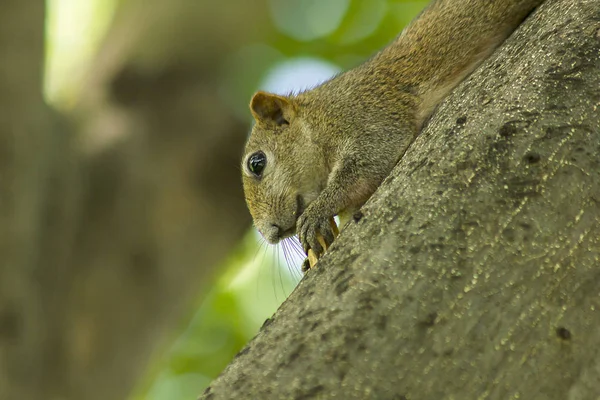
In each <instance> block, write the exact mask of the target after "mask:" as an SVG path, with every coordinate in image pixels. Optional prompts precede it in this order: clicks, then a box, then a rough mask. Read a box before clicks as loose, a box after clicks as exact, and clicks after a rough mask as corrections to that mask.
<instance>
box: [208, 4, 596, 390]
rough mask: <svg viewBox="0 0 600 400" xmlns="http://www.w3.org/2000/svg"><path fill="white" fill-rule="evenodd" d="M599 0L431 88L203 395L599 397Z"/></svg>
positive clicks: (555, 17) (522, 34) (526, 31)
mask: <svg viewBox="0 0 600 400" xmlns="http://www.w3.org/2000/svg"><path fill="white" fill-rule="evenodd" d="M599 126H600V2H599V1H597V0H581V1H577V2H575V1H572V0H549V1H548V2H547V3H545V4H544V5H542V6H541V7H540V8H539V9H538V10H537V11H536V12H535V13H534V14H533V15H532V16H531V17H530V18H529V19H528V20H527V21H526V22H525V23H524V24H523V26H521V27H520V28H519V29H518V31H517V32H516V33H515V34H514V35H513V36H512V37H511V38H509V39H508V41H507V42H506V43H505V45H503V47H502V48H501V49H500V50H499V51H497V52H496V53H495V54H494V55H493V56H492V57H491V58H490V59H489V60H487V61H486V62H485V63H484V64H483V65H482V66H481V68H479V69H478V70H477V71H476V72H475V73H474V74H473V75H472V76H471V77H470V78H468V79H467V81H465V82H464V83H463V84H461V85H460V87H459V88H457V90H455V91H454V92H453V93H452V95H451V96H450V97H449V98H448V99H447V100H446V101H444V103H443V104H442V105H441V106H440V108H439V109H438V111H437V112H436V114H435V116H434V117H433V118H432V119H431V121H430V122H429V124H428V126H427V127H426V128H425V130H424V131H423V132H422V134H421V135H420V136H419V138H418V139H417V140H416V141H415V142H414V144H413V145H412V147H411V148H410V150H409V151H408V152H407V153H406V155H405V156H404V158H403V159H402V161H401V162H400V163H399V165H398V166H397V167H396V169H395V170H394V171H393V173H392V174H391V176H390V177H388V179H387V180H386V181H385V182H384V183H383V185H382V186H381V188H380V189H379V190H378V192H377V193H376V194H375V195H374V196H373V198H372V199H371V200H370V201H369V202H368V204H367V205H366V206H365V207H364V208H363V211H362V213H363V216H362V218H360V219H358V218H357V221H352V222H351V223H350V224H349V226H348V227H347V228H346V229H345V231H344V232H342V234H341V236H340V237H339V238H338V240H337V241H336V242H335V244H334V245H333V247H332V248H331V249H330V251H329V252H328V254H327V255H326V256H325V257H324V258H323V259H322V260H321V261H320V263H319V265H318V267H317V268H316V269H315V270H312V271H310V272H309V273H308V274H307V276H306V277H305V279H304V280H303V281H302V282H301V283H300V285H299V286H298V288H297V289H296V290H295V291H294V292H293V293H292V295H291V296H290V298H289V299H288V300H287V301H286V302H285V303H284V304H283V305H282V306H281V308H280V309H279V310H278V311H277V313H276V314H275V315H274V317H273V318H272V319H270V320H267V321H266V322H265V324H264V326H263V328H262V329H261V331H260V333H259V334H258V335H257V336H256V337H255V338H254V339H253V340H252V341H251V342H250V344H249V345H248V346H247V347H246V348H245V349H244V350H242V351H241V352H240V353H239V355H238V356H237V357H236V359H235V360H234V361H233V362H232V363H231V364H230V365H229V367H227V369H226V370H225V371H224V372H223V373H222V375H221V376H220V377H219V378H217V379H216V380H215V381H214V382H213V384H212V385H211V386H210V387H209V388H208V389H207V390H206V391H205V393H204V394H203V395H202V396H201V398H202V399H211V400H216V399H313V398H331V399H333V398H335V399H398V400H399V399H412V400H416V399H460V400H462V399H498V400H504V399H517V398H521V399H528V400H531V399H544V400H551V399H557V400H564V399H569V400H581V399H598V396H600V128H599Z"/></svg>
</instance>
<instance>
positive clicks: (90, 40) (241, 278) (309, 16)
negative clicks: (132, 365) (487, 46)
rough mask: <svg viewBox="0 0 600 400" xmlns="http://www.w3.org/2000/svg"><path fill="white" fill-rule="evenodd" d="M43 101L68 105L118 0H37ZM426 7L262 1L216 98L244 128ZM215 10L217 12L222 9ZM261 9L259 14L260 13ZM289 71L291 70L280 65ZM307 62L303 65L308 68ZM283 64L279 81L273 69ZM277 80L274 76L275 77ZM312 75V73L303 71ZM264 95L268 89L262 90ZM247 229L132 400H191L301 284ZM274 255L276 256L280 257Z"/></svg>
mask: <svg viewBox="0 0 600 400" xmlns="http://www.w3.org/2000/svg"><path fill="white" fill-rule="evenodd" d="M47 1H48V10H49V12H48V19H47V49H48V50H47V53H48V57H47V59H48V61H47V66H46V88H45V92H46V98H47V99H48V100H49V102H51V103H53V104H54V105H55V106H58V107H60V108H64V107H68V104H72V102H73V101H74V99H75V98H76V90H77V87H79V86H80V85H79V84H78V82H80V80H81V79H83V77H80V76H77V75H76V74H75V75H74V72H73V71H78V70H84V68H82V64H85V63H86V62H89V60H90V59H91V56H90V55H91V54H93V51H94V50H95V49H96V48H97V45H98V43H99V40H100V38H101V37H102V34H103V33H104V31H105V29H106V27H107V25H108V24H109V23H110V18H111V16H112V14H113V11H114V7H115V6H116V5H117V6H118V0H110V1H107V0H86V1H84V2H78V1H76V0H47ZM427 3H428V1H426V0H423V1H398V0H396V1H392V0H369V1H367V0H327V1H321V0H303V1H298V0H271V1H270V3H269V4H270V10H269V12H270V13H271V16H272V22H273V26H272V35H271V36H270V37H269V41H268V42H267V43H248V44H247V46H245V47H243V48H240V49H238V50H237V51H236V52H234V53H233V54H231V55H230V56H229V57H228V62H227V63H226V65H224V66H223V68H222V71H223V76H222V79H221V83H220V85H221V94H222V98H223V99H224V100H225V101H227V102H228V104H230V105H231V107H232V108H233V109H235V110H236V112H237V114H238V115H239V116H240V118H241V119H244V120H246V121H248V122H249V118H250V116H249V113H248V111H247V104H248V99H249V98H250V96H251V95H252V93H253V92H254V91H255V90H257V89H258V88H265V86H269V87H270V88H271V87H272V86H273V81H274V80H281V79H284V78H282V76H283V75H285V74H287V76H288V79H289V80H290V82H291V83H290V85H288V86H286V87H288V89H289V90H300V89H303V88H306V87H307V86H312V85H314V84H315V83H316V82H318V81H320V80H323V79H324V75H323V74H325V76H328V75H331V74H333V73H334V72H335V71H336V69H348V68H351V67H353V66H355V65H357V64H359V63H360V62H362V61H364V60H365V59H366V58H368V57H369V56H371V55H372V54H373V53H374V52H375V51H377V49H380V48H382V47H383V46H385V45H386V44H387V43H388V42H389V41H391V40H392V39H393V38H394V37H395V36H396V35H397V34H398V33H399V32H400V31H401V29H402V28H403V27H404V26H405V25H406V24H407V23H408V22H409V21H410V20H411V19H412V18H413V17H414V16H415V15H416V14H417V13H418V12H419V11H420V10H421V9H422V8H423V7H424V6H425V5H426V4H427ZM224 6H225V5H224ZM265 12H266V10H265ZM307 59H308V60H312V61H310V62H312V63H313V64H314V61H315V60H317V61H318V60H321V61H322V66H323V71H325V72H323V71H321V72H320V74H321V75H319V76H314V77H313V78H312V81H311V80H310V79H309V78H306V77H305V76H304V77H300V76H301V74H299V71H300V70H301V69H302V68H305V70H306V65H308V64H310V62H309V63H308V64H307V63H305V64H301V63H300V60H307ZM294 63H295V64H296V65H297V66H298V68H297V69H296V71H295V72H294V69H293V68H291V69H290V68H289V66H290V65H294ZM311 65H312V64H311ZM284 67H285V71H287V72H285V73H284V74H283V75H282V72H281V71H282V70H281V68H284ZM278 74H279V75H278ZM313 75H314V74H313ZM271 90H274V89H272V88H271ZM259 241H260V240H259V239H258V237H257V234H256V232H254V231H253V232H249V233H248V235H247V237H246V238H245V240H244V241H243V243H241V244H240V247H239V248H238V249H236V250H235V251H234V252H233V254H232V255H231V256H230V257H229V259H228V260H227V261H226V262H225V263H224V265H223V268H222V270H223V271H224V274H223V275H222V276H221V277H220V278H219V279H218V280H217V282H216V283H215V284H214V286H213V287H212V290H211V291H210V294H209V295H208V297H205V298H204V299H202V301H201V304H200V305H199V307H198V308H197V310H196V312H195V314H194V315H193V316H192V317H191V318H189V319H190V322H189V324H187V325H186V326H183V327H182V333H181V334H180V335H179V336H178V337H177V338H174V341H173V343H172V344H170V345H168V347H167V349H166V350H165V351H163V352H161V353H160V354H157V355H156V360H155V362H154V363H153V365H151V366H150V368H149V372H148V374H147V377H146V379H145V380H143V381H142V382H141V383H140V385H139V387H138V388H137V390H136V393H135V394H134V395H133V398H134V399H149V400H166V399H169V400H179V399H181V400H183V399H194V398H196V397H197V396H198V394H199V393H201V392H202V390H203V389H204V388H205V387H206V386H207V385H208V384H209V383H210V382H211V380H212V379H214V378H215V377H216V376H217V375H218V374H219V373H220V371H222V369H223V368H224V367H225V366H226V365H227V364H228V363H229V362H230V361H231V359H232V358H233V357H234V355H235V354H236V353H237V352H238V351H239V350H241V348H242V347H243V346H244V345H245V344H246V343H247V342H248V340H249V339H251V338H252V337H253V336H254V335H255V334H256V333H257V332H258V329H259V328H260V326H261V325H262V323H263V322H264V321H265V320H266V319H267V318H269V317H270V316H271V315H272V314H273V313H274V312H275V310H276V309H277V307H279V305H280V304H281V302H282V301H283V300H284V299H285V298H286V297H287V295H289V293H290V292H291V291H292V290H293V288H294V287H295V285H296V284H297V282H298V281H299V279H300V277H301V273H300V272H299V264H300V262H301V259H300V258H299V257H297V256H296V257H295V258H294V257H292V258H293V260H291V261H289V260H288V261H287V262H286V259H288V258H290V257H291V256H290V253H293V252H292V251H291V249H290V248H289V246H288V251H287V253H288V254H286V255H284V254H283V250H282V249H281V248H275V249H273V248H268V249H267V248H266V247H267V246H266V245H265V244H264V243H263V245H262V246H263V247H261V246H260V245H259ZM280 253H281V254H280Z"/></svg>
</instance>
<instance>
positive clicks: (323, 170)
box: [242, 0, 543, 254]
mask: <svg viewBox="0 0 600 400" xmlns="http://www.w3.org/2000/svg"><path fill="white" fill-rule="evenodd" d="M542 1H543V0H437V1H434V2H432V3H431V4H430V5H429V6H428V7H427V8H426V9H425V10H424V11H423V12H422V13H421V15H419V16H418V17H417V18H416V19H415V20H414V21H413V22H412V23H411V24H410V25H409V26H408V27H407V28H406V29H405V30H404V31H403V32H402V33H401V34H400V35H399V36H398V37H397V38H396V39H395V40H394V41H393V42H392V43H391V44H390V45H389V46H387V47H386V48H384V49H383V50H382V51H380V52H379V53H378V54H376V55H375V56H374V57H373V58H371V59H370V60H369V61H367V62H365V63H364V64H362V65H360V66H358V67H356V68H354V69H351V70H349V71H347V72H345V73H343V74H341V75H339V76H337V77H335V78H333V79H331V80H330V81H327V82H325V83H323V84H322V85H320V86H317V87H316V88H314V89H312V90H308V91H306V92H303V93H300V94H298V95H296V96H288V97H282V96H276V95H270V94H266V93H264V92H259V93H257V94H256V95H255V96H254V98H253V99H252V102H251V105H250V107H251V110H252V112H253V115H254V117H255V119H256V125H255V126H254V128H253V130H252V134H251V135H250V138H249V140H248V143H247V145H246V150H245V155H244V158H243V160H242V168H243V171H244V173H243V184H244V192H245V196H246V201H247V203H248V208H249V209H250V213H251V214H252V217H253V218H254V223H255V225H256V227H257V228H258V229H259V231H260V232H261V233H262V234H263V236H264V237H265V238H266V239H267V240H268V241H269V242H271V243H276V242H278V241H279V240H281V239H282V238H283V237H286V236H290V235H292V234H294V233H295V232H297V233H298V235H299V238H300V241H301V242H302V244H303V245H304V248H305V250H308V248H312V249H313V250H315V252H316V253H317V254H319V253H321V251H322V247H321V245H320V243H319V242H318V240H317V239H316V238H317V233H318V232H320V233H321V234H322V235H323V237H324V238H325V240H326V241H327V243H328V244H330V243H331V241H332V240H333V235H332V233H331V227H330V226H329V222H328V221H329V218H330V217H332V216H333V215H337V214H339V213H343V214H345V215H349V214H351V213H352V212H353V210H356V209H358V208H360V207H361V206H362V205H363V204H364V202H365V201H367V200H368V198H369V197H370V196H371V195H372V194H373V192H374V191H375V190H376V189H377V187H378V186H379V184H380V183H381V181H382V180H383V179H384V178H385V177H386V176H387V175H388V174H389V172H390V171H391V170H392V168H393V167H394V166H395V165H396V163H397V162H398V161H399V159H400V158H401V157H402V155H403V154H404V152H405V151H406V149H407V148H408V146H409V145H410V143H411V142H412V141H413V139H414V137H415V136H416V135H417V134H418V132H419V130H420V128H421V126H422V125H423V123H424V121H426V120H427V118H429V116H430V115H431V113H432V112H433V110H434V109H435V107H436V106H437V104H438V103H439V102H440V101H441V100H442V99H443V98H444V97H445V96H446V95H447V94H448V93H449V92H450V91H451V90H452V89H453V88H454V87H455V86H456V85H458V83H460V82H461V81H462V80H464V78H465V77H466V76H467V75H469V74H470V73H471V72H472V71H473V70H474V69H475V68H476V67H477V66H478V65H479V64H480V63H481V61H483V60H484V59H485V58H487V57H488V56H489V55H490V54H491V53H492V52H493V51H494V50H495V49H496V48H497V47H498V46H499V45H500V44H501V43H502V42H503V41H504V40H505V39H506V37H507V36H508V35H510V33H511V32H512V31H513V30H514V29H515V28H516V27H517V26H518V25H519V24H520V23H521V22H522V20H523V19H524V18H525V17H526V16H527V15H528V14H529V13H530V12H531V10H533V9H534V8H535V7H536V6H537V5H538V4H540V3H542ZM259 150H260V151H263V152H264V153H265V154H267V165H266V168H265V170H264V172H263V175H262V177H260V178H258V177H256V176H253V175H252V174H251V173H250V171H248V168H247V160H248V157H249V156H250V155H252V154H253V153H255V152H257V151H259ZM298 214H301V215H298Z"/></svg>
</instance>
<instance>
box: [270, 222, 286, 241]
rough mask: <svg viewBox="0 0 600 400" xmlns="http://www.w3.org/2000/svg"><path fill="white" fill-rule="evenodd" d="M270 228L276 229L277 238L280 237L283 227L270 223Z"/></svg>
mask: <svg viewBox="0 0 600 400" xmlns="http://www.w3.org/2000/svg"><path fill="white" fill-rule="evenodd" d="M271 228H275V229H277V238H281V237H282V236H283V229H281V227H280V226H279V225H277V224H271Z"/></svg>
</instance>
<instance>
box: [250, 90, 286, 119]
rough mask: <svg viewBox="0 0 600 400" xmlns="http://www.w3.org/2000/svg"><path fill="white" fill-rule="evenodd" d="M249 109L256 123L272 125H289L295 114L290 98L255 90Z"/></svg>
mask: <svg viewBox="0 0 600 400" xmlns="http://www.w3.org/2000/svg"><path fill="white" fill-rule="evenodd" d="M250 111H252V115H253V116H254V119H255V120H256V122H257V123H263V124H267V125H273V126H281V125H289V123H290V120H291V119H292V118H293V116H294V114H295V111H294V105H293V104H292V101H291V100H290V99H288V98H286V97H283V96H279V95H276V94H272V93H266V92H256V93H255V94H254V96H252V100H251V101H250Z"/></svg>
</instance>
